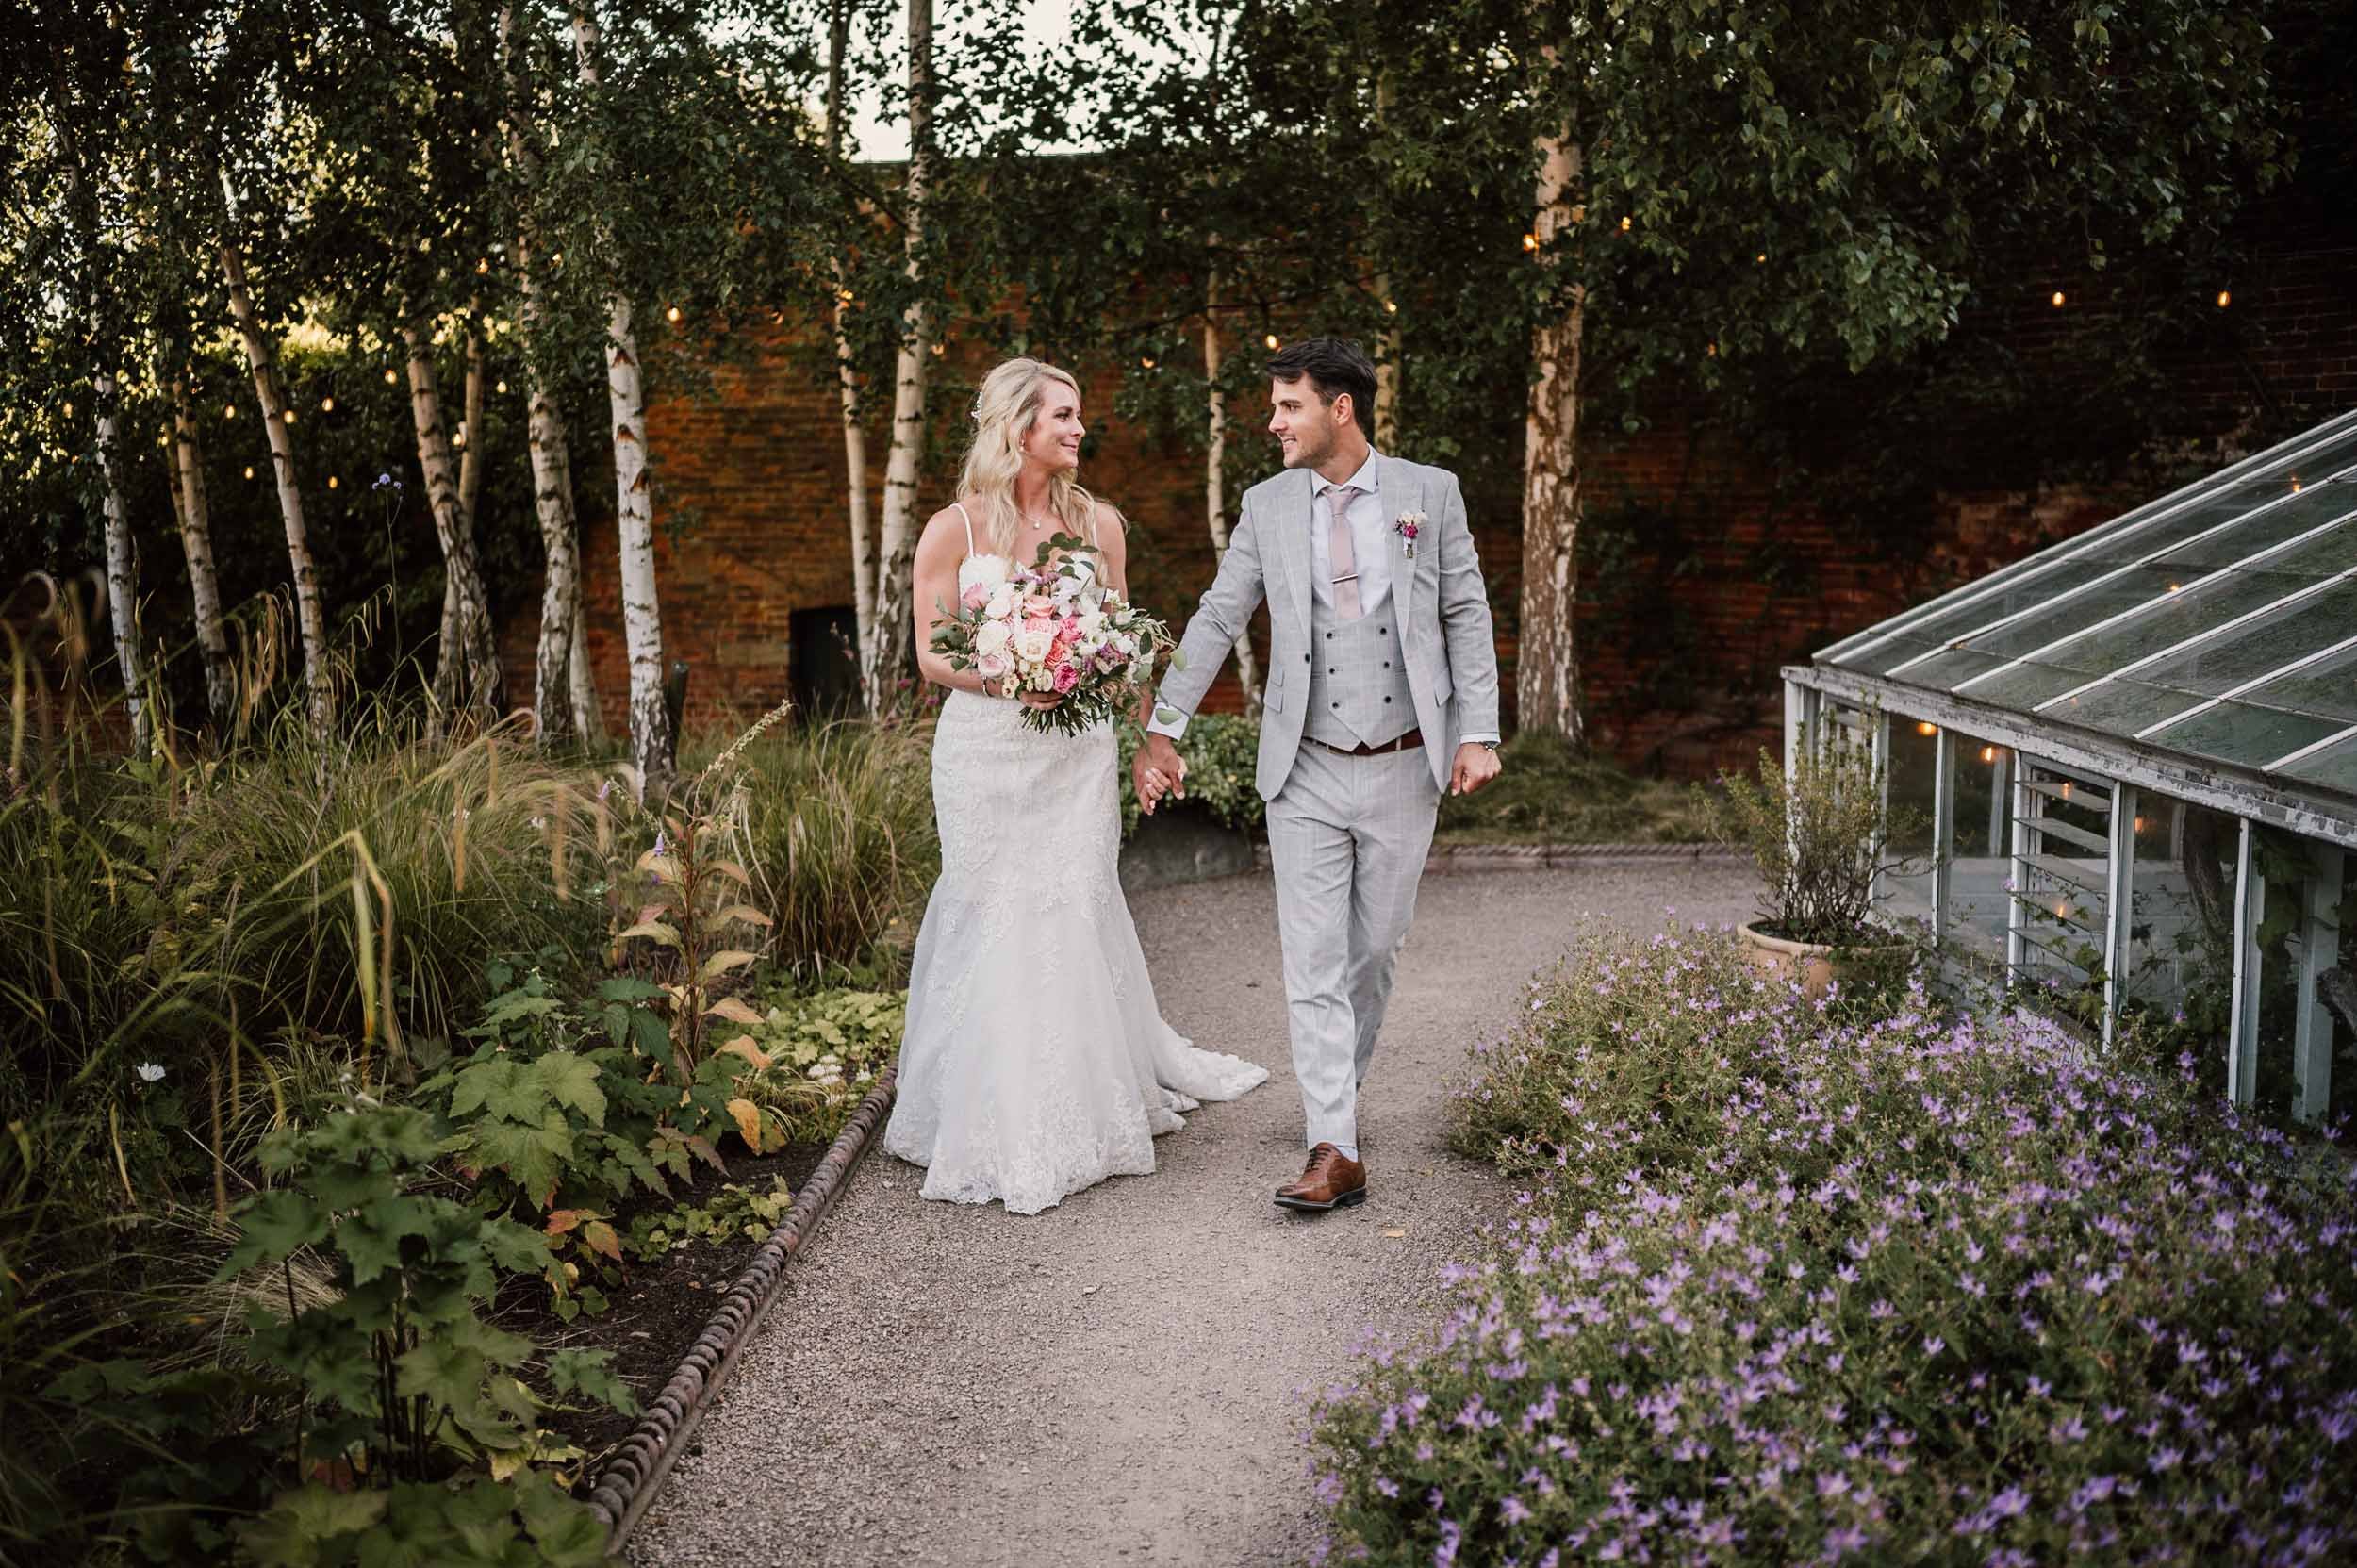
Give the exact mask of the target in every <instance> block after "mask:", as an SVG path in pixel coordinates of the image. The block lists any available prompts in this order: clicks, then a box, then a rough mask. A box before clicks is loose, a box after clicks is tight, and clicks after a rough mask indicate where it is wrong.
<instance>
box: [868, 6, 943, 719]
mask: <svg viewBox="0 0 2357 1568" xmlns="http://www.w3.org/2000/svg"><path fill="white" fill-rule="evenodd" d="M908 46H909V75H908V124H909V167H908V178H907V180H906V181H905V183H904V184H903V185H902V186H901V190H900V212H901V230H902V235H901V247H902V254H903V256H904V258H905V260H904V265H905V268H906V275H907V282H908V288H909V299H908V304H907V305H906V306H905V307H904V309H903V310H902V313H901V317H900V347H899V352H898V354H897V355H895V358H894V364H893V386H892V448H891V451H890V452H889V453H888V454H886V456H885V459H884V485H883V518H882V524H881V526H880V527H879V528H878V529H877V536H876V600H875V613H874V617H873V619H874V621H875V635H873V636H871V637H869V638H868V640H867V641H866V643H865V645H863V646H862V647H861V649H860V678H861V687H862V693H863V695H864V697H865V700H866V703H867V711H868V712H869V713H871V714H880V713H882V712H883V711H885V709H886V708H887V707H888V706H889V705H890V704H891V702H892V701H894V699H895V696H896V694H897V692H898V686H899V684H900V681H901V680H902V678H903V677H904V676H905V675H906V674H907V673H908V650H909V647H910V645H911V643H912V642H913V641H914V634H913V632H912V630H911V627H912V625H913V621H912V619H911V618H912V616H913V614H914V605H913V603H912V602H911V598H910V592H911V585H910V580H909V574H910V569H911V567H912V565H913V564H914V562H915V555H916V531H917V526H918V519H917V517H916V487H917V483H918V481H919V479H920V478H921V477H922V475H923V470H924V465H925V436H926V424H925V389H926V382H927V379H928V377H929V376H930V375H931V366H932V348H933V333H934V331H935V323H934V317H933V310H932V305H931V300H930V299H929V297H928V283H929V280H928V278H927V276H926V256H925V221H926V208H927V203H928V201H929V200H930V198H931V191H932V183H933V87H934V84H933V7H932V0H908Z"/></svg>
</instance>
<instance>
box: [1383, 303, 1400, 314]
mask: <svg viewBox="0 0 2357 1568" xmlns="http://www.w3.org/2000/svg"><path fill="white" fill-rule="evenodd" d="M1383 314H1385V315H1386V316H1396V315H1398V314H1399V302H1398V301H1397V300H1385V301H1384V302H1383Z"/></svg>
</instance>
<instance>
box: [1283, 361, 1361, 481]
mask: <svg viewBox="0 0 2357 1568" xmlns="http://www.w3.org/2000/svg"><path fill="white" fill-rule="evenodd" d="M1268 404H1269V419H1268V433H1269V434H1270V435H1272V436H1274V437H1277V451H1278V452H1279V453H1280V454H1282V455H1283V457H1284V460H1285V466H1286V467H1287V468H1289V469H1313V468H1316V467H1317V466H1318V465H1319V464H1320V463H1323V462H1325V461H1326V460H1327V458H1328V457H1330V456H1332V455H1333V454H1334V442H1335V440H1336V438H1337V437H1339V436H1340V435H1341V434H1342V429H1343V426H1344V425H1346V424H1348V423H1349V422H1350V404H1348V403H1346V402H1344V401H1343V399H1341V398H1336V399H1335V400H1334V401H1333V402H1331V403H1328V402H1327V401H1326V400H1325V399H1323V398H1321V397H1319V396H1318V389H1317V387H1316V385H1315V384H1314V383H1313V382H1311V381H1310V378H1309V377H1308V376H1306V375H1305V376H1303V377H1301V378H1300V379H1299V380H1297V381H1272V382H1270V383H1269V388H1268Z"/></svg>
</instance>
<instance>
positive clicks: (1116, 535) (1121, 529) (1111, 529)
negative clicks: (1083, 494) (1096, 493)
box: [1090, 497, 1129, 545]
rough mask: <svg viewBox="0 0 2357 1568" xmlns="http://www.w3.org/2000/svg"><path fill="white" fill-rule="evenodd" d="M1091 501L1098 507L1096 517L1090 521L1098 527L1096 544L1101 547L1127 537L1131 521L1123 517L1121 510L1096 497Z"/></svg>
mask: <svg viewBox="0 0 2357 1568" xmlns="http://www.w3.org/2000/svg"><path fill="white" fill-rule="evenodd" d="M1091 500H1092V501H1093V502H1094V503H1095V504H1096V516H1095V517H1093V518H1091V519H1090V521H1091V522H1092V523H1093V524H1094V525H1095V526H1096V542H1097V543H1098V544H1100V545H1101V544H1104V543H1107V542H1108V541H1110V540H1116V539H1120V538H1123V537H1125V536H1127V534H1128V531H1129V519H1127V518H1125V517H1123V516H1122V515H1121V508H1120V507H1118V506H1116V505H1114V504H1113V503H1112V502H1110V501H1105V500H1101V499H1097V498H1096V497H1092V498H1091Z"/></svg>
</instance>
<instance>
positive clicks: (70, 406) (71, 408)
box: [65, 403, 74, 420]
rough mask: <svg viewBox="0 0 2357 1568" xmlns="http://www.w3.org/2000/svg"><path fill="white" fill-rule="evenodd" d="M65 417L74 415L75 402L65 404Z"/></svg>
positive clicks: (70, 417) (69, 417) (68, 417)
mask: <svg viewBox="0 0 2357 1568" xmlns="http://www.w3.org/2000/svg"><path fill="white" fill-rule="evenodd" d="M65 417H66V418H67V419H69V420H70V419H72V418H73V417H74V404H70V403H69V404H66V405H65Z"/></svg>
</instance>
